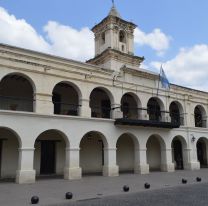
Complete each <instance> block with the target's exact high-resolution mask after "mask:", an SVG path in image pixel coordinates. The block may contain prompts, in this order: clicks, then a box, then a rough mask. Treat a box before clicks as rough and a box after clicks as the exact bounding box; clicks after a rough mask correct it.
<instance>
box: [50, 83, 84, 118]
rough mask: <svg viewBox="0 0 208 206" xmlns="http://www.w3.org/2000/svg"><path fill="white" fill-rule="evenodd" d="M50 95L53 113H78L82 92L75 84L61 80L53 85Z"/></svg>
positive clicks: (73, 114) (74, 114) (75, 114)
mask: <svg viewBox="0 0 208 206" xmlns="http://www.w3.org/2000/svg"><path fill="white" fill-rule="evenodd" d="M52 95H53V96H52V102H53V104H54V114H62V115H72V116H77V115H79V113H80V100H81V99H82V93H81V90H80V88H79V87H78V86H77V85H76V84H74V83H72V82H69V81H61V82H59V83H57V84H56V85H55V86H54V88H53V91H52Z"/></svg>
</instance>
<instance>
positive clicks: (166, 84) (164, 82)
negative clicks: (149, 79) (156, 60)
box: [160, 66, 170, 89]
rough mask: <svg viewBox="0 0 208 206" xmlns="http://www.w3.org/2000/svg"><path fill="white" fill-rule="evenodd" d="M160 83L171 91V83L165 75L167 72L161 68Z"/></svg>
mask: <svg viewBox="0 0 208 206" xmlns="http://www.w3.org/2000/svg"><path fill="white" fill-rule="evenodd" d="M160 82H161V85H162V87H163V88H165V89H170V83H169V81H168V79H167V77H166V75H165V72H164V70H163V68H162V66H161V68H160Z"/></svg>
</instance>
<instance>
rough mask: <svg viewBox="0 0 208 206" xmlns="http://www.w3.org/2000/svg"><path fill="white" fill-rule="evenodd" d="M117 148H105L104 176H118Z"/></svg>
mask: <svg viewBox="0 0 208 206" xmlns="http://www.w3.org/2000/svg"><path fill="white" fill-rule="evenodd" d="M116 150H117V149H116V148H104V166H103V176H118V173H119V171H118V170H119V169H118V165H116Z"/></svg>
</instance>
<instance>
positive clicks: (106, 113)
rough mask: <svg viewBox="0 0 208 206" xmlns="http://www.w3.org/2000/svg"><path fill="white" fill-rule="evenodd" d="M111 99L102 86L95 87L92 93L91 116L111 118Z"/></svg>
mask: <svg viewBox="0 0 208 206" xmlns="http://www.w3.org/2000/svg"><path fill="white" fill-rule="evenodd" d="M111 103H112V102H111V99H110V97H109V94H108V93H107V92H106V91H105V90H104V89H102V88H95V89H94V90H93V91H92V92H91V94H90V108H91V117H96V118H106V119H110V118H111Z"/></svg>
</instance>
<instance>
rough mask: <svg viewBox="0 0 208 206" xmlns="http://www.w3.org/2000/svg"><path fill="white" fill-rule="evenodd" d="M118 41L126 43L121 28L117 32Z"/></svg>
mask: <svg viewBox="0 0 208 206" xmlns="http://www.w3.org/2000/svg"><path fill="white" fill-rule="evenodd" d="M119 41H120V42H122V43H126V36H125V32H124V31H123V30H121V31H120V32H119Z"/></svg>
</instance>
